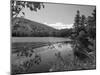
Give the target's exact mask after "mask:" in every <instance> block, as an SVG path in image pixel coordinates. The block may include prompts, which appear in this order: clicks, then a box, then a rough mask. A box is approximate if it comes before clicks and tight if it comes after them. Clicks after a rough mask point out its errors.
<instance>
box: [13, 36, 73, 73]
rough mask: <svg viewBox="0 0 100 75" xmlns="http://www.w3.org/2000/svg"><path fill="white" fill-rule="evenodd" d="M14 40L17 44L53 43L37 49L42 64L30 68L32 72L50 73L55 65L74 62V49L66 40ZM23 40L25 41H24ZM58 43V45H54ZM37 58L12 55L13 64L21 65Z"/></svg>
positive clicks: (33, 55)
mask: <svg viewBox="0 0 100 75" xmlns="http://www.w3.org/2000/svg"><path fill="white" fill-rule="evenodd" d="M19 39H20V38H14V41H13V42H15V41H17V42H29V41H31V42H51V43H50V44H49V45H46V46H43V47H39V48H35V49H33V50H35V52H36V53H37V54H39V55H40V56H41V62H40V64H38V65H33V66H32V67H31V68H30V72H33V73H34V72H48V71H52V69H53V68H54V66H55V64H56V65H58V64H60V63H63V64H64V63H67V62H68V63H70V62H71V61H73V58H74V56H73V48H72V44H71V43H65V42H64V41H70V39H66V38H53V37H51V38H50V37H49V38H47V37H45V38H36V37H35V38H31V39H29V38H21V39H20V41H19ZM22 39H23V40H22ZM48 39H49V40H48ZM52 42H56V43H52ZM34 57H35V54H34V53H33V54H32V56H31V57H23V56H17V54H16V53H13V54H12V64H14V65H20V64H21V63H23V62H25V61H28V60H30V59H32V58H34Z"/></svg>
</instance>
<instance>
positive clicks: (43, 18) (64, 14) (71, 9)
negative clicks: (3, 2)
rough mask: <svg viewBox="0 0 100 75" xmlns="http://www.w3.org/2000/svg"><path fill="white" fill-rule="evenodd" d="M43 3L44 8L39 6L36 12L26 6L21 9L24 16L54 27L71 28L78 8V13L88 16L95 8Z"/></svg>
mask: <svg viewBox="0 0 100 75" xmlns="http://www.w3.org/2000/svg"><path fill="white" fill-rule="evenodd" d="M44 5H45V8H41V9H40V10H38V11H37V12H32V11H30V10H29V9H27V8H25V9H23V10H22V11H25V18H27V19H30V20H33V21H36V22H40V23H44V24H47V25H49V26H51V27H53V28H56V29H64V28H71V27H72V25H73V23H74V17H75V15H76V11H77V10H80V13H81V14H84V15H85V16H90V15H91V13H92V12H93V10H94V8H95V7H94V6H86V5H84V6H83V5H69V4H55V3H44ZM20 15H21V14H20Z"/></svg>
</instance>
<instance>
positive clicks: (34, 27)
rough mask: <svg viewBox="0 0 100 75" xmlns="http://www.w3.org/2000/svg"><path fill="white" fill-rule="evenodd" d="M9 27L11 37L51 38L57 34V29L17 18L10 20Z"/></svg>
mask: <svg viewBox="0 0 100 75" xmlns="http://www.w3.org/2000/svg"><path fill="white" fill-rule="evenodd" d="M11 27H12V36H13V37H26V36H29V37H30V36H53V35H54V34H55V33H57V32H58V30H57V29H54V28H52V27H49V26H47V25H45V24H42V23H38V22H35V21H31V20H28V19H25V18H19V17H16V18H13V19H12V26H11Z"/></svg>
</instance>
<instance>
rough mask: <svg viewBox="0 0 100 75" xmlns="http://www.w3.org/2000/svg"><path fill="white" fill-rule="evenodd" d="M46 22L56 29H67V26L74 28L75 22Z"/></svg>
mask: <svg viewBox="0 0 100 75" xmlns="http://www.w3.org/2000/svg"><path fill="white" fill-rule="evenodd" d="M44 24H46V25H48V26H50V27H53V28H55V29H59V30H60V29H65V28H68V29H69V28H72V27H73V24H63V23H61V22H57V23H55V24H48V23H46V22H45V23H44Z"/></svg>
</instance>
